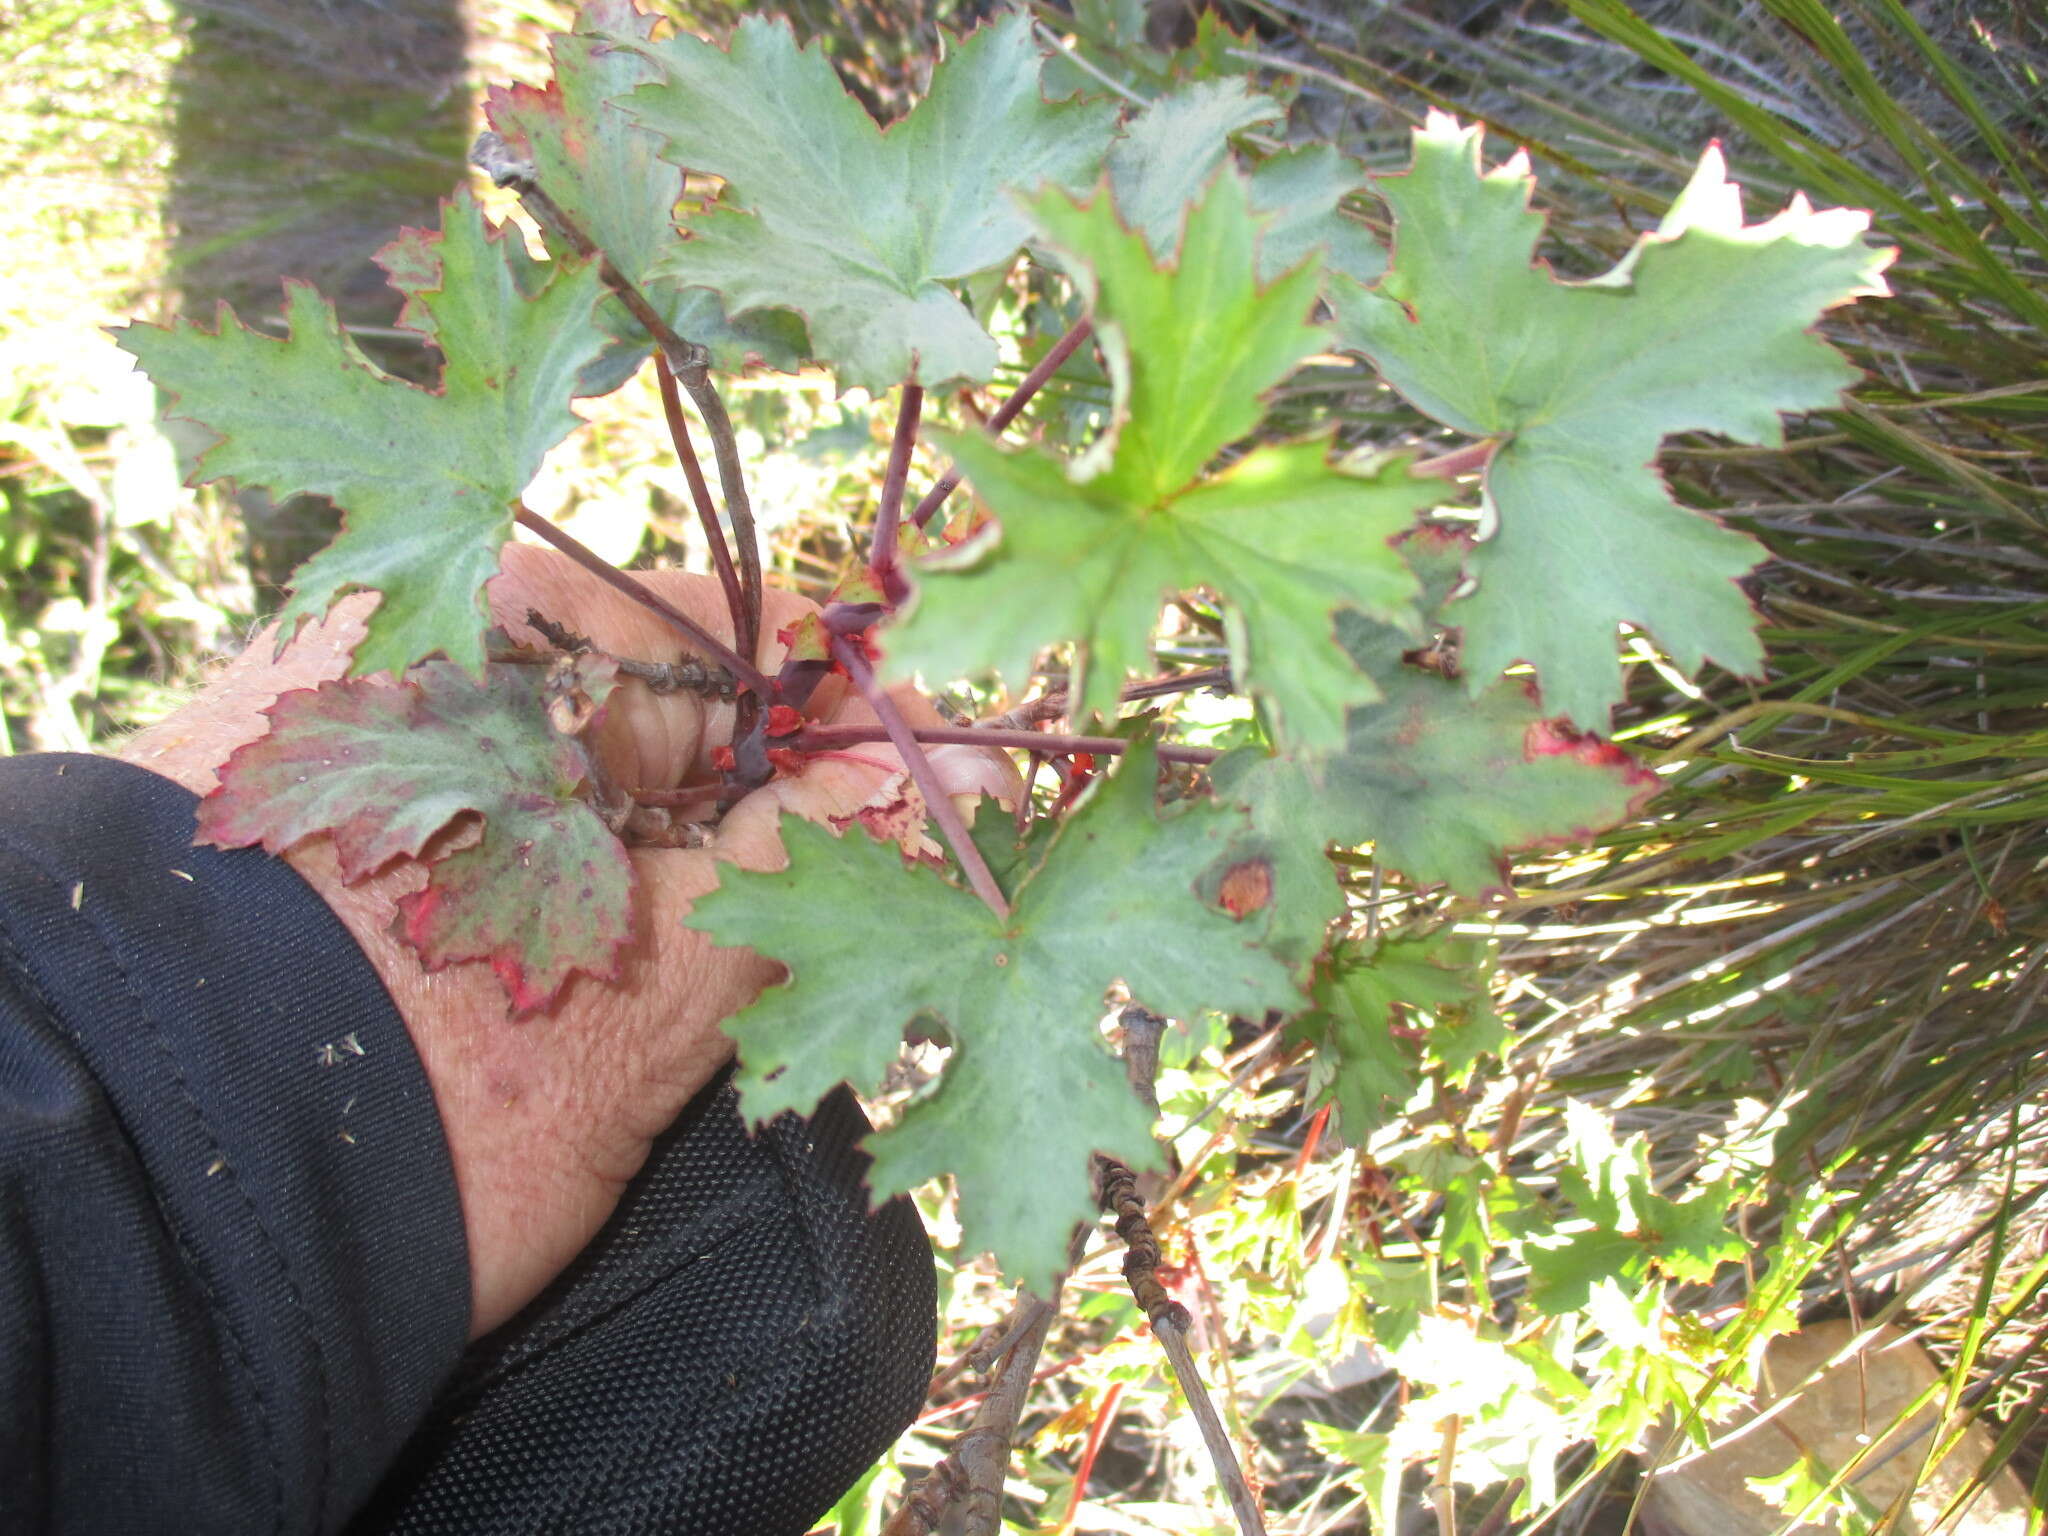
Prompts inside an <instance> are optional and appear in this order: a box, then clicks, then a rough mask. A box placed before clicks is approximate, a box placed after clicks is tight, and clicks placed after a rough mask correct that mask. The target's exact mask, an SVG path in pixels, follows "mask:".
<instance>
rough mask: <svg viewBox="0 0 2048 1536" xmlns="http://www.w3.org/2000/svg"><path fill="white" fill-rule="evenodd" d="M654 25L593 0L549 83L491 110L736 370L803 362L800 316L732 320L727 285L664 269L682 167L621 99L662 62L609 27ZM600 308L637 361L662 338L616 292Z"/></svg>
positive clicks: (689, 332) (646, 286) (505, 94)
mask: <svg viewBox="0 0 2048 1536" xmlns="http://www.w3.org/2000/svg"><path fill="white" fill-rule="evenodd" d="M653 30H654V17H653V16H651V15H643V14H641V13H640V12H639V11H637V10H636V9H635V8H634V6H633V4H632V0H590V3H589V4H587V5H585V6H584V7H583V9H582V11H581V12H580V13H579V14H578V16H577V19H576V31H575V33H574V34H564V33H557V34H554V35H553V36H552V37H551V38H550V39H549V43H550V46H551V52H552V54H553V60H554V72H555V73H554V79H553V80H552V81H551V82H550V84H549V85H548V87H547V88H546V89H544V90H535V89H534V88H532V87H531V86H525V85H515V86H511V87H509V88H500V89H494V90H492V91H491V92H490V93H489V94H488V96H487V98H486V101H485V112H486V114H487V116H488V117H489V120H490V124H491V126H492V128H494V129H496V130H497V132H498V133H499V134H501V135H502V136H503V137H504V138H505V140H506V142H507V144H508V145H509V146H510V147H511V148H512V150H513V152H514V153H515V154H517V155H519V156H520V157H521V158H522V159H525V160H528V161H530V162H531V163H532V165H533V167H534V175H535V179H536V180H537V181H538V182H539V184H540V187H541V190H542V191H543V192H545V193H546V194H547V195H548V196H549V197H550V198H551V199H552V200H553V201H554V203H555V204H556V206H558V207H559V208H561V209H562V210H563V212H564V213H566V214H567V215H568V216H569V217H570V218H571V219H572V220H574V221H575V223H576V225H577V227H578V228H580V229H581V230H582V231H583V232H584V234H586V235H587V236H589V238H590V239H591V241H592V242H593V243H595V244H596V246H597V248H598V249H599V250H601V251H603V252H604V254H605V255H606V256H607V257H609V258H610V259H611V262H612V265H613V266H614V267H615V268H616V269H617V270H618V272H619V273H620V274H621V275H622V276H623V277H624V278H625V279H626V280H627V281H628V282H630V283H632V284H633V286H634V287H636V288H638V289H639V290H640V292H641V293H642V294H643V295H644V296H645V297H646V298H647V300H648V302H649V303H650V304H652V305H653V306H654V308H655V310H656V311H657V312H658V313H659V314H660V315H661V316H662V318H663V319H665V320H666V321H667V322H668V323H669V325H670V326H671V327H672V328H673V329H674V330H675V331H676V333H677V334H678V335H680V336H682V337H683V338H684V339H685V340H687V341H694V342H697V343H699V344H700V345H702V346H705V347H707V348H709V349H710V352H711V358H712V362H713V365H714V366H716V367H719V368H723V369H734V370H737V369H739V368H742V367H744V366H745V365H746V363H747V360H748V359H749V358H750V357H758V358H759V359H760V360H761V361H762V362H764V363H766V364H767V365H768V366H769V367H771V368H780V369H784V370H790V369H794V368H795V367H796V366H797V364H798V363H799V362H800V361H801V359H802V358H803V355H804V351H805V343H804V333H803V325H802V323H801V322H800V321H798V320H797V319H796V317H795V316H793V315H789V314H783V313H771V314H759V315H750V316H745V317H743V318H742V319H740V320H738V321H732V320H728V319H727V318H726V315H725V311H724V309H723V307H722V306H721V305H720V304H719V302H718V298H717V295H715V294H713V293H711V292H709V291H708V290H706V289H702V288H685V287H683V286H682V285H681V284H679V283H677V282H675V281H673V280H672V279H665V278H658V277H655V276H654V275H653V273H654V268H655V265H656V263H657V262H658V261H659V260H660V259H661V258H662V257H663V256H664V255H665V254H667V253H668V252H669V251H670V250H671V249H672V248H673V247H674V246H675V245H676V244H677V243H678V241H679V240H680V238H681V237H680V236H679V235H678V234H677V233H676V228H675V223H674V219H673V210H674V208H675V205H676V202H677V200H678V199H679V198H680V197H681V196H682V192H683V173H682V172H681V171H680V170H678V169H677V168H676V167H675V166H673V165H670V164H669V163H668V162H666V161H664V160H663V159H662V158H661V156H660V149H661V140H660V139H659V138H658V137H657V136H656V135H654V134H652V133H649V132H648V131H647V130H646V129H644V128H638V127H635V126H634V125H633V123H632V122H631V121H630V120H629V119H628V118H627V116H626V113H625V109H624V108H622V107H620V106H619V105H617V103H616V98H618V97H621V96H624V95H625V94H626V93H627V92H628V91H631V90H632V89H633V88H634V87H636V86H640V85H644V84H647V83H648V82H650V81H653V80H656V79H658V78H659V74H660V72H659V71H658V70H656V69H655V68H654V66H653V65H651V64H650V63H648V61H647V60H646V59H644V58H642V57H641V56H640V55H639V54H637V53H634V52H632V51H630V50H628V49H625V48H615V47H611V46H609V45H607V44H606V43H604V42H603V41H602V40H601V39H602V38H603V37H604V36H605V35H607V34H609V35H613V36H634V37H638V38H641V39H645V38H646V37H648V35H649V34H651V33H652V31H653ZM543 233H544V234H546V235H547V237H548V242H549V249H550V250H551V251H552V252H553V253H554V254H555V255H556V256H557V257H558V258H559V257H566V256H571V255H573V251H572V250H571V248H570V247H569V245H568V243H567V241H566V240H564V239H563V238H562V237H561V235H560V232H559V231H556V230H552V229H549V230H544V231H543ZM599 314H600V317H601V318H602V319H603V321H604V324H605V326H606V328H607V329H608V330H610V331H611V332H612V334H613V335H614V336H617V337H619V338H620V339H621V342H622V344H624V346H625V349H626V350H625V352H624V358H625V360H626V361H630V362H631V363H633V364H635V365H637V363H638V362H639V361H640V360H641V359H643V358H644V357H645V355H646V353H647V350H648V348H649V347H650V345H651V342H650V339H649V337H648V335H647V332H646V330H645V329H644V328H643V327H642V326H641V325H640V323H639V322H638V321H636V320H635V319H634V318H633V317H632V315H631V314H629V313H628V312H627V310H626V307H625V305H624V304H622V303H620V302H619V300H618V299H616V298H610V297H608V298H607V299H606V300H605V302H604V305H603V307H602V309H601V310H600V311H599ZM623 366H624V362H621V363H619V364H615V365H612V366H611V368H610V372H609V375H608V377H607V379H606V380H605V381H604V382H610V381H611V380H612V379H617V375H618V373H619V372H620V370H621V368H623ZM592 382H593V381H592V380H590V379H588V378H586V380H585V385H586V388H585V390H584V392H585V393H600V392H602V391H601V390H598V389H592V388H589V387H588V386H589V385H590V384H591V383H592ZM617 382H623V380H622V379H617ZM613 387H616V385H615V384H614V386H613Z"/></svg>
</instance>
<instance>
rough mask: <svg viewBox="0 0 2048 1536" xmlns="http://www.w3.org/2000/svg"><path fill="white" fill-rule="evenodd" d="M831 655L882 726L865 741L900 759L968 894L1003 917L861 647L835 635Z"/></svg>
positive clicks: (955, 815)
mask: <svg viewBox="0 0 2048 1536" xmlns="http://www.w3.org/2000/svg"><path fill="white" fill-rule="evenodd" d="M832 655H833V656H834V658H836V659H837V661H838V662H839V664H840V665H841V666H842V667H844V668H846V675H847V676H848V677H850V678H852V679H853V684H854V686H855V687H856V688H858V689H860V691H861V696H862V697H863V698H865V699H866V700H867V701H868V707H869V708H871V709H873V710H874V712H875V717H876V718H877V719H878V720H880V721H881V728H880V730H879V731H878V732H877V733H876V735H874V736H869V737H866V738H864V739H865V740H868V741H874V740H879V739H886V740H887V741H888V742H889V743H890V744H891V745H892V746H894V747H895V748H896V750H897V752H898V753H899V754H901V756H902V758H903V766H904V767H905V768H907V769H909V770H910V777H911V780H912V782H914V783H915V784H916V785H917V791H918V793H919V794H921V795H923V796H924V803H925V809H926V810H927V811H929V812H930V814H931V818H932V820H933V821H935V822H937V823H938V825H939V830H940V831H941V832H943V833H945V835H946V841H947V843H948V844H949V845H950V846H951V847H952V850H953V857H955V858H956V859H958V860H959V861H960V869H961V872H962V873H963V874H965V875H966V876H967V884H968V887H969V889H971V890H972V891H973V892H974V894H975V895H977V896H979V897H980V898H981V899H982V900H983V901H984V902H985V903H987V905H988V909H989V910H990V911H991V912H993V913H995V915H996V916H997V917H1008V916H1009V915H1010V903H1009V902H1008V901H1007V900H1005V899H1004V896H1003V891H1002V887H1001V886H999V885H997V884H996V877H995V876H994V875H993V874H991V873H990V872H989V867H988V862H987V860H985V859H983V858H982V856H981V850H980V849H979V848H977V847H975V845H974V839H973V838H972V837H970V836H969V835H968V832H967V824H966V822H964V821H962V820H961V819H960V808H959V807H958V806H956V805H954V804H953V797H952V796H951V795H949V794H947V793H946V789H945V786H944V785H943V784H941V783H940V782H939V775H938V771H937V770H936V769H934V768H933V767H932V760H931V759H930V758H929V757H927V756H926V755H925V750H924V748H923V747H922V746H920V745H919V744H918V739H917V737H916V735H915V734H914V733H913V732H912V730H911V728H910V725H909V722H907V721H906V720H905V719H904V718H903V712H902V711H901V710H899V709H898V708H897V707H896V701H895V700H894V699H892V698H890V697H889V695H888V694H887V693H886V692H884V691H883V689H882V685H881V684H880V683H878V682H876V681H875V674H874V670H873V669H872V668H871V667H869V666H868V662H867V657H866V656H865V655H863V654H862V652H861V647H860V645H859V644H858V643H857V642H855V641H852V640H849V639H847V638H846V637H845V636H844V635H834V636H832ZM855 729H858V727H855ZM809 734H810V732H809V731H803V732H800V733H799V734H798V741H799V745H801V743H802V739H803V737H804V736H807V735H809Z"/></svg>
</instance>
